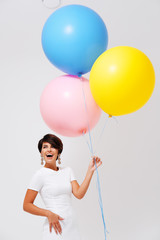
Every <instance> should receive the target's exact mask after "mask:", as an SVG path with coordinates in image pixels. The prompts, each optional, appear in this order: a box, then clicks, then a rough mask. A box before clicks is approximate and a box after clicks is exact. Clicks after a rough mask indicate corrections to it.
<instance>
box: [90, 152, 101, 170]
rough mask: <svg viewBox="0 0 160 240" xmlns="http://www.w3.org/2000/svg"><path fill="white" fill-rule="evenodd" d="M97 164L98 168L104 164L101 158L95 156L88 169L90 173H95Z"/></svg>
mask: <svg viewBox="0 0 160 240" xmlns="http://www.w3.org/2000/svg"><path fill="white" fill-rule="evenodd" d="M95 162H96V165H97V168H98V167H99V166H100V165H101V164H102V161H101V159H100V158H99V157H97V156H93V157H92V160H91V161H90V164H89V167H88V170H89V171H91V172H94V171H95V170H96V166H95Z"/></svg>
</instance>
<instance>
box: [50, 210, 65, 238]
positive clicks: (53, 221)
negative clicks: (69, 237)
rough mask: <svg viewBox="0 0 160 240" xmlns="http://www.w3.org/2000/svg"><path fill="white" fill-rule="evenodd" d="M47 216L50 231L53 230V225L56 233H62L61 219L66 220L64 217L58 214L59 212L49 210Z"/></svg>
mask: <svg viewBox="0 0 160 240" xmlns="http://www.w3.org/2000/svg"><path fill="white" fill-rule="evenodd" d="M47 218H48V222H49V230H50V232H52V227H53V228H54V230H55V232H56V234H58V232H59V233H60V234H61V233H62V227H61V225H60V222H59V220H64V218H62V217H60V216H59V215H57V214H55V213H53V212H51V211H48V214H47Z"/></svg>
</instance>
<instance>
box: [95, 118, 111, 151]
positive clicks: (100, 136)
mask: <svg viewBox="0 0 160 240" xmlns="http://www.w3.org/2000/svg"><path fill="white" fill-rule="evenodd" d="M107 115H108V114H107ZM108 119H109V115H108V117H107V119H106V121H105V124H104V126H103V128H102V130H101V133H100V135H99V138H98V141H97V144H95V145H96V147H97V148H98V145H99V143H100V139H101V138H102V135H103V133H104V130H105V128H106V125H107V122H108ZM96 150H97V149H95V151H94V154H95V152H96Z"/></svg>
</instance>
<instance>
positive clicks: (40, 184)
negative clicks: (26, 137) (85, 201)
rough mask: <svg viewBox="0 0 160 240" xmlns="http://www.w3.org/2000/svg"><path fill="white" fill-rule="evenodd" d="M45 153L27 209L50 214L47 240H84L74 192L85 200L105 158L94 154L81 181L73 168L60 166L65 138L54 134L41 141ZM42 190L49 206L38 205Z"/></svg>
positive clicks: (27, 198) (45, 230)
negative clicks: (36, 202) (73, 202)
mask: <svg viewBox="0 0 160 240" xmlns="http://www.w3.org/2000/svg"><path fill="white" fill-rule="evenodd" d="M38 149H39V152H40V154H41V163H42V165H43V161H45V164H44V166H43V167H42V168H40V169H39V170H38V171H37V172H36V173H35V175H34V176H33V178H32V179H31V182H30V184H29V186H28V189H27V192H26V195H25V199H24V203H23V209H24V211H26V212H29V213H31V214H35V215H39V216H44V217H46V219H45V222H44V227H43V240H58V239H61V240H80V239H81V237H80V234H79V232H78V229H77V226H76V221H75V220H76V219H75V213H74V210H73V207H72V204H71V195H72V193H73V195H74V196H75V197H76V198H78V199H82V198H83V197H84V195H85V194H86V192H87V189H88V187H89V184H90V181H91V178H92V176H93V173H94V171H95V170H96V167H95V163H94V159H95V160H96V165H97V167H99V166H100V165H101V164H102V161H101V160H100V158H98V157H93V158H94V159H93V158H92V160H91V162H90V163H89V166H88V170H87V173H86V176H85V179H84V181H83V183H82V184H81V185H79V184H78V182H77V180H76V178H75V176H74V173H73V171H72V169H71V168H70V167H63V168H62V167H57V166H56V161H57V160H58V163H59V164H60V154H61V152H62V150H63V143H62V141H61V140H60V139H59V138H58V137H56V136H55V135H52V134H47V135H45V136H44V137H43V138H42V139H41V140H40V141H39V143H38ZM38 193H40V195H41V198H42V199H43V202H44V204H45V207H46V209H42V208H39V207H37V206H36V205H34V200H35V198H36V196H37V194H38Z"/></svg>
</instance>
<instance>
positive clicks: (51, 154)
mask: <svg viewBox="0 0 160 240" xmlns="http://www.w3.org/2000/svg"><path fill="white" fill-rule="evenodd" d="M41 156H42V157H43V158H44V160H45V162H46V163H55V162H56V159H57V156H58V149H56V148H54V147H52V145H51V144H50V143H48V142H44V143H43V144H42V150H41Z"/></svg>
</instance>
